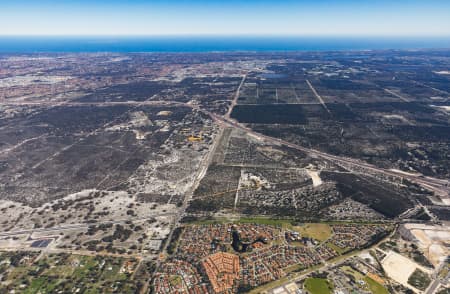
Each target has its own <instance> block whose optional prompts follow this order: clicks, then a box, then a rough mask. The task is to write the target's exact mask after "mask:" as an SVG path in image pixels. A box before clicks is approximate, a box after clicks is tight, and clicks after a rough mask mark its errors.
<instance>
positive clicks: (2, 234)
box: [0, 212, 175, 237]
mask: <svg viewBox="0 0 450 294" xmlns="http://www.w3.org/2000/svg"><path fill="white" fill-rule="evenodd" d="M174 214H175V213H174V212H165V213H157V214H154V215H152V216H150V217H143V218H136V219H130V218H127V219H121V220H110V221H99V222H92V223H79V224H69V225H61V226H55V227H50V228H36V229H26V230H18V231H8V232H0V237H11V236H17V235H25V234H33V233H53V232H60V231H69V230H81V229H87V228H88V227H90V226H93V225H99V224H113V225H114V224H122V223H125V222H127V221H130V220H131V221H143V220H149V219H152V218H155V217H160V216H171V215H174Z"/></svg>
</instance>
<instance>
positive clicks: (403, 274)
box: [381, 251, 430, 292]
mask: <svg viewBox="0 0 450 294" xmlns="http://www.w3.org/2000/svg"><path fill="white" fill-rule="evenodd" d="M381 265H382V266H383V269H384V270H385V272H386V274H387V275H388V276H389V277H390V278H391V279H393V280H395V281H396V282H398V283H400V284H402V285H404V286H405V287H408V288H412V289H413V290H415V291H416V292H420V291H419V290H417V289H415V288H414V287H412V286H411V285H409V284H408V278H409V276H411V274H412V273H413V272H414V271H415V270H416V269H417V268H419V269H420V270H422V271H423V272H425V273H430V271H429V270H428V269H426V268H424V267H422V266H420V265H418V264H417V263H415V262H413V261H412V260H410V259H409V258H406V257H404V256H402V255H400V254H398V253H396V252H394V251H389V252H388V254H387V255H386V257H385V258H384V259H383V260H382V261H381Z"/></svg>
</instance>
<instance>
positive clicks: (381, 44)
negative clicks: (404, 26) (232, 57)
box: [0, 36, 450, 53]
mask: <svg viewBox="0 0 450 294" xmlns="http://www.w3.org/2000/svg"><path fill="white" fill-rule="evenodd" d="M431 48H432V49H447V48H450V37H445V38H434V37H433V38H432V37H424V38H418V37H417V38H405V37H401V38H394V37H389V38H374V37H371V38H368V37H365V38H363V37H281V36H280V37H255V36H248V37H243V36H239V37H232V36H226V37H224V36H220V37H219V36H215V37H214V36H204V37H199V36H180V37H176V36H170V37H6V36H3V37H1V36H0V52H1V53H45V52H48V53H55V52H61V53H69V52H70V53H75V52H123V53H130V52H235V51H263V52H270V51H343V50H386V49H398V50H403V49H411V50H412V49H431Z"/></svg>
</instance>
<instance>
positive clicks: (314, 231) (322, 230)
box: [294, 223, 332, 241]
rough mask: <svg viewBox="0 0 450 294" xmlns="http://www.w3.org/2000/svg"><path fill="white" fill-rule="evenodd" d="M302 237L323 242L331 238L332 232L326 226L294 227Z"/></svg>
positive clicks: (308, 225)
mask: <svg viewBox="0 0 450 294" xmlns="http://www.w3.org/2000/svg"><path fill="white" fill-rule="evenodd" d="M294 229H295V230H296V231H298V232H299V233H300V234H302V236H305V237H309V238H313V239H316V240H319V241H325V240H326V239H328V238H330V237H331V234H332V231H331V227H330V226H329V225H328V224H319V223H313V224H304V225H303V226H296V227H294Z"/></svg>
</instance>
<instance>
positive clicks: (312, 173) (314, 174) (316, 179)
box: [306, 170, 323, 187]
mask: <svg viewBox="0 0 450 294" xmlns="http://www.w3.org/2000/svg"><path fill="white" fill-rule="evenodd" d="M306 172H307V173H308V175H309V176H310V177H311V179H312V181H313V186H314V187H317V186H320V185H322V183H323V182H322V179H321V178H320V176H319V172H318V171H313V170H306Z"/></svg>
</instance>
